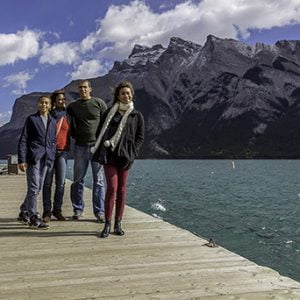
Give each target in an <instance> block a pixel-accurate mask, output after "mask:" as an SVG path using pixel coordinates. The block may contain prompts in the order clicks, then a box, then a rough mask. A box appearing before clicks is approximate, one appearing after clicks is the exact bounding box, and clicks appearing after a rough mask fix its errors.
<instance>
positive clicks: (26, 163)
mask: <svg viewBox="0 0 300 300" xmlns="http://www.w3.org/2000/svg"><path fill="white" fill-rule="evenodd" d="M50 108H51V99H50V97H48V96H41V97H40V98H39V100H38V109H39V111H38V112H37V113H35V114H32V115H30V116H29V117H28V118H27V119H26V122H25V125H24V127H23V130H22V133H21V137H20V140H19V145H18V163H19V168H20V170H21V171H23V172H25V171H26V178H27V193H26V197H25V200H24V202H23V204H22V205H21V207H20V214H19V217H18V220H19V221H21V222H23V223H25V224H27V223H28V222H29V228H31V229H48V228H49V225H47V224H45V223H43V222H42V220H41V219H40V217H39V214H38V212H37V197H38V194H39V192H40V190H41V188H42V185H43V181H44V178H45V174H46V172H47V169H48V168H51V166H52V164H53V161H54V158H55V144H56V122H55V120H54V119H53V118H52V117H51V116H50V115H49V110H50Z"/></svg>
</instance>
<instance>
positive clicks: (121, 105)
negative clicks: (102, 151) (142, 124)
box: [91, 101, 134, 153]
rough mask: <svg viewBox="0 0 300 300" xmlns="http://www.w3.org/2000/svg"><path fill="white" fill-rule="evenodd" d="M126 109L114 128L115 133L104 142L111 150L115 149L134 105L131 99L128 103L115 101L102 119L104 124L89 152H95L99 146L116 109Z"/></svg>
mask: <svg viewBox="0 0 300 300" xmlns="http://www.w3.org/2000/svg"><path fill="white" fill-rule="evenodd" d="M119 108H120V109H122V110H126V112H125V114H124V115H123V116H122V119H121V122H120V124H119V126H118V128H117V130H116V133H115V134H114V135H113V136H112V137H111V138H110V139H109V140H106V141H105V142H104V147H107V148H108V147H111V150H112V151H114V150H115V149H116V146H117V145H118V142H119V140H120V137H121V134H122V132H123V129H124V127H125V125H126V122H127V119H128V116H129V114H130V113H131V112H132V111H133V109H134V106H133V102H132V101H131V102H130V103H129V104H124V103H122V102H116V103H115V104H114V105H113V107H112V108H111V110H110V112H109V113H108V115H107V116H106V119H105V121H104V124H103V126H102V128H101V131H100V134H99V136H98V138H97V141H96V143H95V145H94V146H93V147H91V152H92V153H95V152H96V151H97V149H98V148H99V145H100V143H101V140H102V138H103V135H104V133H105V131H106V130H107V128H108V125H109V124H110V122H111V120H112V118H113V116H114V115H115V114H116V112H117V111H118V109H119Z"/></svg>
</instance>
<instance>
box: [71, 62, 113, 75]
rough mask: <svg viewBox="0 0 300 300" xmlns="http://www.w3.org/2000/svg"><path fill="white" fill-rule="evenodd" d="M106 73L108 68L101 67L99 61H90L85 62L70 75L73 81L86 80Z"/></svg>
mask: <svg viewBox="0 0 300 300" xmlns="http://www.w3.org/2000/svg"><path fill="white" fill-rule="evenodd" d="M106 71H107V69H106V67H105V66H103V65H101V64H100V62H99V61H98V60H89V61H83V62H82V63H81V64H80V65H78V66H77V68H76V70H75V71H74V72H72V73H71V74H70V75H71V79H72V80H75V79H85V78H92V77H97V76H100V75H103V74H104V73H106Z"/></svg>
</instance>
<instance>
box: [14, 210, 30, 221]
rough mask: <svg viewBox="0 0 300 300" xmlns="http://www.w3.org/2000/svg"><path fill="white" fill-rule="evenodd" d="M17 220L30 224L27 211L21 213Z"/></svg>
mask: <svg viewBox="0 0 300 300" xmlns="http://www.w3.org/2000/svg"><path fill="white" fill-rule="evenodd" d="M17 220H18V221H19V222H21V223H24V224H28V222H29V218H28V212H27V211H20V213H19V216H18V218H17Z"/></svg>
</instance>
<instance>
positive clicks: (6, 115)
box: [0, 110, 12, 127]
mask: <svg viewBox="0 0 300 300" xmlns="http://www.w3.org/2000/svg"><path fill="white" fill-rule="evenodd" d="M11 114H12V112H11V110H9V111H6V112H1V113H0V127H1V126H3V125H4V124H6V123H8V122H9V120H10V117H11Z"/></svg>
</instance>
